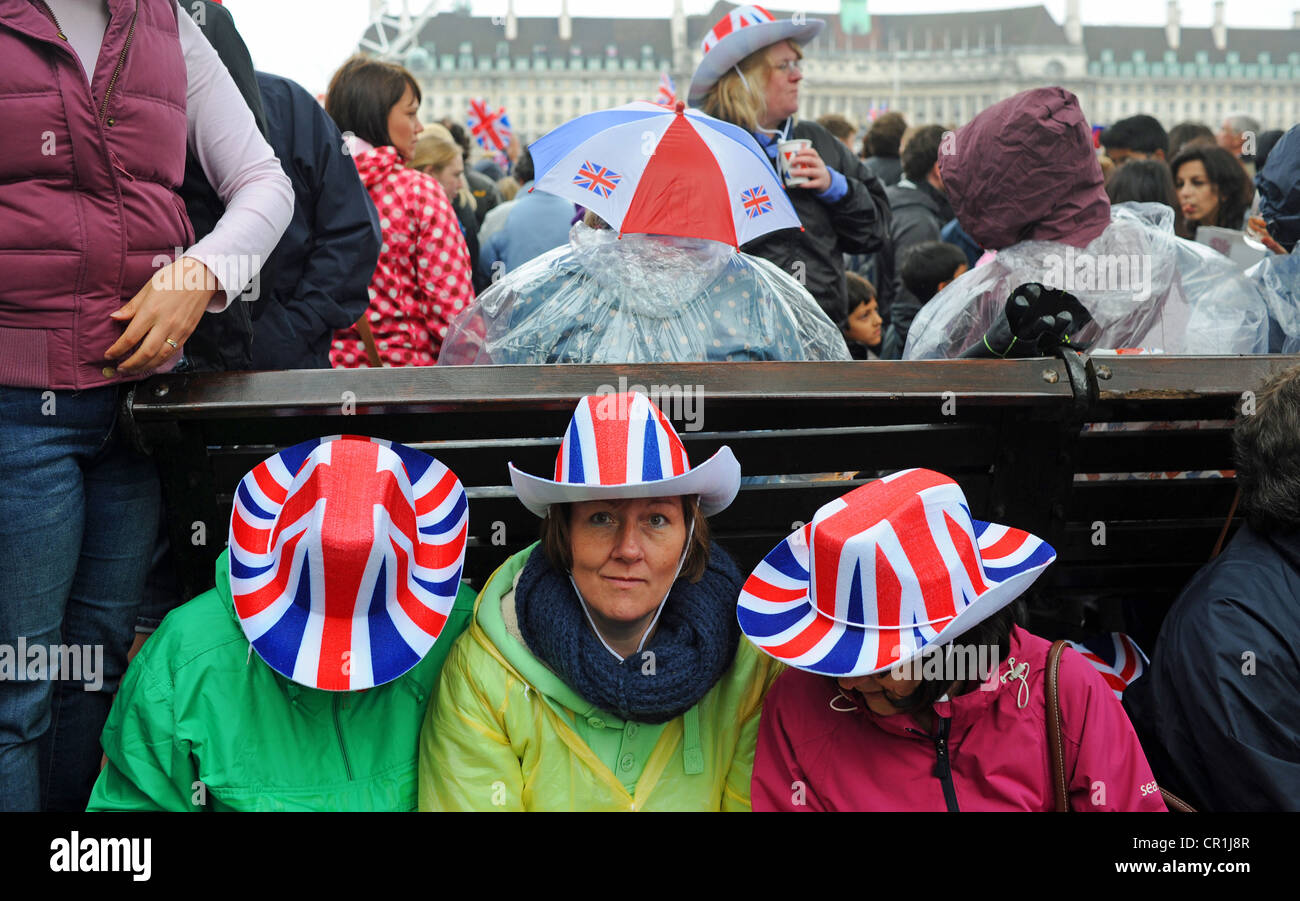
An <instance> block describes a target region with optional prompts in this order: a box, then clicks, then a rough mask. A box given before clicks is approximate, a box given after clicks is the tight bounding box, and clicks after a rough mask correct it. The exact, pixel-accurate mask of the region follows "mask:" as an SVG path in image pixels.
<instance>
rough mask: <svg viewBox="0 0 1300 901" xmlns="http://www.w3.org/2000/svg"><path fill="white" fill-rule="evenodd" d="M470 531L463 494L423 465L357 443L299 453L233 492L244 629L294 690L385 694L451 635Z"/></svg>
mask: <svg viewBox="0 0 1300 901" xmlns="http://www.w3.org/2000/svg"><path fill="white" fill-rule="evenodd" d="M468 529H469V512H468V501H467V499H466V496H465V489H464V488H462V487H461V484H460V480H459V479H457V478H456V475H455V473H453V472H452V471H451V470H449V469H448V468H447V467H446V466H444V465H442V464H441V463H439V462H438V461H437V460H435V459H434V458H433V457H430V456H428V455H427V454H422V453H420V452H419V451H416V450H412V449H411V448H409V447H405V446H404V445H401V444H396V443H393V442H388V441H381V440H379V439H377V438H362V437H356V436H350V435H348V436H335V437H332V438H320V439H316V440H313V441H306V442H303V443H302V444H298V445H295V446H293V447H291V448H289V449H287V450H284V451H281V452H280V453H278V454H276V455H275V456H274V457H271V458H270V459H269V460H266V461H265V462H263V463H261V464H259V465H258V466H257V467H256V468H254V469H253V471H252V472H250V473H248V475H246V476H244V478H243V480H242V481H241V482H240V483H239V488H238V489H237V490H236V492H235V509H234V513H233V514H232V516H231V518H230V552H229V560H230V589H231V594H232V595H233V598H234V604H235V612H236V614H238V616H239V624H240V626H241V628H243V630H244V634H245V636H247V638H248V641H249V643H250V644H252V646H253V649H254V650H256V651H257V653H258V656H260V657H261V658H262V659H263V660H264V661H266V663H267V665H268V666H270V667H271V669H273V670H275V671H276V672H277V673H280V674H281V675H283V676H285V677H287V678H289V679H292V680H293V681H295V682H298V683H301V684H303V685H308V686H310V687H312V688H320V689H325V690H327V691H356V690H359V689H364V688H371V687H373V686H375V685H382V684H383V683H385V682H389V681H391V680H393V679H396V678H397V677H398V676H401V675H402V674H403V673H405V672H407V671H408V670H410V669H411V668H412V667H414V666H415V665H416V664H417V663H419V662H420V660H421V659H423V657H424V655H425V654H427V653H428V652H429V649H430V648H432V647H433V644H434V642H435V641H436V640H437V638H438V636H439V635H440V634H441V633H442V629H443V626H444V625H445V624H446V622H447V617H448V615H449V614H450V612H451V608H452V604H453V603H454V601H455V599H456V591H457V589H458V588H459V584H460V574H461V567H462V565H463V563H464V561H465V545H466V541H467V536H468Z"/></svg>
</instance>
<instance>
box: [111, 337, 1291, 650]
mask: <svg viewBox="0 0 1300 901" xmlns="http://www.w3.org/2000/svg"><path fill="white" fill-rule="evenodd" d="M1296 362H1300V360H1297V359H1296V358H1289V357H1239V358H1237V357H1234V358H1223V357H1210V358H1193V357H1160V356H1155V357H1111V358H1102V357H1097V358H1094V359H1093V360H1085V359H1083V358H1081V357H1079V356H1078V355H1075V354H1073V353H1071V352H1066V353H1065V354H1064V355H1063V357H1062V358H1059V359H1051V358H1049V359H1037V360H1015V361H1000V360H999V361H982V360H942V361H922V362H905V363H699V364H686V363H681V364H666V365H660V366H574V365H566V366H547V367H532V366H493V367H433V368H423V369H416V368H411V369H383V370H350V371H345V370H334V371H301V370H300V371H292V372H268V373H226V374H208V375H201V376H174V375H173V376H160V377H156V378H154V379H151V380H149V381H147V382H145V383H143V384H142V385H140V386H139V387H138V388H137V389H136V391H135V392H134V395H133V397H132V398H131V399H130V400H129V401H128V410H127V411H126V415H127V416H128V419H129V421H130V423H131V425H132V427H133V429H134V431H135V434H136V436H137V440H138V441H139V442H140V443H141V444H142V445H143V446H145V447H147V448H149V449H150V450H152V451H153V452H154V454H155V456H156V457H157V459H158V462H159V466H160V470H161V472H162V475H163V484H164V491H165V496H166V500H167V508H168V516H169V524H170V534H171V536H172V542H173V547H174V550H175V552H176V555H177V559H178V565H179V567H180V575H181V579H182V585H183V590H184V591H185V592H186V593H187V594H188V595H192V594H194V593H197V592H198V591H200V590H202V589H204V588H206V587H209V586H210V585H211V584H212V564H213V561H214V560H215V559H216V557H217V555H218V554H219V553H220V551H221V549H222V547H223V546H224V544H225V541H226V536H227V531H228V528H229V519H230V509H231V504H232V498H233V491H234V488H235V485H236V484H237V482H238V480H239V479H240V478H241V477H242V476H243V474H244V473H246V472H247V471H248V470H249V469H251V468H252V467H253V466H254V465H255V464H256V463H258V462H259V461H261V460H262V459H264V458H265V457H267V456H269V455H270V454H271V453H273V452H274V451H275V450H277V449H279V448H283V447H286V446H288V445H291V444H294V443H296V442H299V441H303V440H306V439H309V438H313V437H319V436H321V435H331V434H340V433H347V434H364V435H370V436H376V437H382V438H388V439H392V440H396V441H402V442H404V443H407V444H410V445H412V446H414V447H417V448H419V449H421V450H424V451H426V452H428V453H431V454H433V455H434V456H435V457H437V458H438V459H440V460H441V461H442V462H444V463H446V464H447V465H448V466H450V467H451V469H452V470H453V471H454V472H455V473H456V474H457V475H458V476H459V477H460V479H461V481H462V482H463V483H464V485H465V486H466V489H467V491H468V493H469V495H470V533H471V537H470V550H469V553H468V559H467V563H466V575H467V577H468V578H469V579H470V580H471V582H473V583H474V584H476V585H481V584H482V581H483V579H485V578H486V577H487V576H488V575H489V574H490V573H491V571H492V569H493V568H494V567H495V566H496V565H498V564H499V563H500V562H501V561H502V560H503V559H504V558H505V556H506V555H507V554H508V553H511V552H513V551H515V550H518V549H519V548H522V547H524V546H526V545H527V544H529V543H531V542H532V541H533V540H535V538H536V536H537V528H538V520H537V519H536V517H534V516H533V515H532V514H530V513H529V512H528V511H527V510H526V509H525V508H524V507H523V506H522V505H521V504H520V503H519V502H518V501H517V500H515V498H514V496H513V493H512V492H511V490H510V488H509V478H508V474H507V469H506V463H507V461H510V462H513V463H515V465H516V466H518V467H520V468H522V469H524V470H525V471H528V472H534V473H539V474H544V473H549V472H550V471H551V470H552V468H553V466H554V461H555V453H556V449H557V448H558V445H559V436H560V434H561V433H562V432H563V430H564V428H565V427H566V425H567V424H568V421H569V418H570V416H571V415H572V411H573V408H574V405H575V403H576V401H577V400H578V398H579V397H581V396H583V395H585V394H590V393H599V392H601V391H621V390H630V389H633V388H635V387H637V386H640V387H641V388H644V389H646V393H648V394H651V396H652V398H655V399H657V400H659V401H660V405H661V407H662V408H663V409H664V412H665V413H667V414H668V415H669V416H670V417H672V418H673V419H674V422H675V424H676V426H677V428H678V431H679V434H680V435H681V436H682V438H683V440H684V442H685V444H686V448H687V451H688V453H689V454H690V457H691V459H692V461H694V462H699V461H702V460H704V459H706V458H707V457H708V456H709V455H711V454H712V453H713V452H715V451H716V450H717V448H719V447H720V446H722V445H724V444H726V445H728V446H730V447H731V448H732V450H733V451H734V452H735V454H736V457H737V458H738V459H739V460H740V463H741V467H742V470H743V472H744V475H745V476H746V477H747V479H749V478H752V477H756V476H763V477H769V478H767V479H762V480H759V481H758V482H748V481H747V482H746V484H745V485H744V486H743V487H742V490H741V493H740V496H739V497H738V498H737V500H736V502H735V503H734V504H733V505H732V506H731V507H730V508H729V509H728V510H726V511H724V512H723V513H721V514H719V515H717V516H716V517H714V518H713V519H712V520H711V526H712V528H713V532H714V537H715V538H716V539H717V540H718V541H719V542H720V543H721V544H722V545H723V546H724V547H726V548H727V549H728V550H729V551H730V552H731V553H732V554H733V556H734V557H735V558H736V560H737V563H738V564H739V565H740V566H741V567H742V570H744V569H745V568H746V567H752V566H753V565H754V564H756V563H757V562H758V560H759V559H761V557H762V556H763V554H765V553H766V552H767V551H768V550H770V549H771V548H772V547H773V546H774V545H775V544H776V543H777V541H779V540H780V539H781V538H783V537H784V536H785V535H786V534H788V533H789V532H790V531H791V530H792V529H793V528H796V527H797V525H798V524H800V523H802V522H803V521H806V520H808V519H809V518H811V516H812V514H813V513H814V512H815V511H816V509H817V508H818V507H819V506H820V505H822V504H824V503H826V502H827V501H829V500H831V499H832V498H834V497H837V496H839V495H840V494H843V493H844V492H845V491H847V490H849V489H850V488H852V487H854V486H855V485H858V484H861V483H862V481H864V480H866V479H869V478H873V477H875V476H877V475H880V474H883V473H887V472H892V471H894V470H897V469H901V468H906V467H912V466H924V467H928V468H932V469H937V470H939V471H941V472H945V473H947V474H949V475H951V476H952V477H953V478H955V479H956V480H957V481H958V482H959V483H961V485H962V487H963V489H964V490H965V491H966V494H967V498H968V500H969V501H970V504H971V509H972V512H973V514H974V515H975V516H977V517H980V518H984V519H990V520H993V521H999V522H1006V523H1008V524H1012V525H1016V526H1018V527H1021V528H1026V529H1030V530H1032V531H1035V532H1036V533H1038V534H1040V535H1042V536H1043V537H1044V538H1047V539H1048V540H1049V541H1051V542H1052V543H1053V544H1054V545H1055V546H1056V547H1057V549H1058V554H1059V557H1058V563H1057V564H1056V565H1055V566H1054V567H1053V568H1052V570H1050V571H1049V576H1048V577H1046V578H1045V579H1044V580H1042V583H1041V585H1040V587H1039V590H1038V591H1037V593H1036V597H1037V600H1036V601H1035V605H1034V613H1035V616H1036V617H1038V618H1039V619H1040V620H1043V621H1051V624H1052V626H1053V627H1052V628H1048V629H1046V630H1045V631H1055V632H1068V631H1072V630H1073V629H1074V628H1075V626H1076V625H1078V624H1077V623H1076V620H1080V619H1081V618H1082V616H1083V615H1084V614H1085V612H1086V611H1088V610H1090V609H1093V608H1094V607H1096V604H1094V603H1092V601H1093V600H1094V599H1096V598H1104V597H1108V596H1119V597H1125V598H1131V599H1134V600H1142V601H1144V602H1146V603H1147V604H1148V605H1149V606H1150V607H1151V608H1152V609H1157V610H1159V611H1160V612H1161V613H1162V612H1163V607H1162V606H1161V605H1167V603H1168V602H1169V601H1170V600H1172V598H1173V597H1174V596H1175V595H1176V593H1177V591H1178V590H1179V589H1180V588H1181V586H1182V584H1183V583H1184V582H1185V581H1186V579H1187V578H1188V577H1190V575H1191V574H1192V573H1193V572H1194V571H1195V569H1196V567H1197V566H1199V565H1200V564H1201V563H1203V562H1204V561H1205V559H1207V558H1208V556H1209V553H1210V550H1211V548H1212V547H1213V544H1214V539H1215V537H1216V536H1217V532H1218V529H1219V528H1220V527H1222V525H1223V523H1224V520H1225V517H1226V516H1227V513H1228V508H1229V506H1230V504H1231V501H1232V496H1233V492H1234V487H1235V486H1234V485H1233V482H1232V479H1231V478H1227V479H1225V478H1198V479H1191V480H1188V479H1161V480H1152V479H1134V478H1129V477H1126V476H1124V475H1122V474H1127V473H1148V472H1151V471H1155V470H1160V471H1171V470H1198V471H1199V470H1229V469H1231V466H1232V462H1231V454H1230V442H1229V430H1228V428H1227V426H1226V425H1224V424H1223V423H1226V422H1227V421H1228V420H1230V419H1231V418H1232V417H1233V416H1234V415H1235V412H1234V406H1235V404H1236V403H1237V402H1238V401H1239V400H1240V399H1241V396H1242V394H1243V392H1245V391H1248V390H1251V389H1253V388H1254V387H1255V386H1257V385H1258V383H1259V382H1260V381H1261V380H1262V378H1263V377H1264V376H1265V375H1266V374H1267V373H1268V372H1271V371H1274V370H1276V369H1279V368H1281V367H1283V366H1286V365H1293V364H1295V363H1296ZM1125 422H1155V423H1159V424H1160V425H1159V427H1158V428H1146V429H1124V430H1119V429H1115V427H1114V426H1112V425H1108V424H1111V423H1125ZM1206 422H1211V423H1213V422H1218V423H1220V425H1219V426H1208V427H1207V426H1206V425H1205V423H1206ZM1094 424H1102V425H1101V426H1097V425H1094ZM853 473H856V476H854V475H851V474H853ZM1095 473H1108V474H1112V475H1111V476H1109V477H1106V478H1102V479H1085V478H1083V476H1084V475H1085V474H1095ZM1113 474H1121V475H1118V476H1116V475H1113ZM1098 524H1100V525H1101V528H1100V529H1099V528H1098ZM1103 606H1104V605H1103ZM1097 609H1101V608H1097ZM1105 609H1106V610H1109V609H1110V608H1105ZM1103 612H1105V611H1103ZM1103 618H1104V617H1103ZM1040 628H1042V627H1040Z"/></svg>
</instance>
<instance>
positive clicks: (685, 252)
mask: <svg viewBox="0 0 1300 901" xmlns="http://www.w3.org/2000/svg"><path fill="white" fill-rule="evenodd" d="M848 359H849V353H848V349H847V347H846V346H845V343H844V337H843V335H842V334H841V333H840V330H839V328H837V327H836V325H835V324H834V323H832V322H831V320H830V319H829V318H828V317H827V316H826V314H825V313H824V312H823V311H822V309H821V307H820V306H818V305H817V302H816V301H815V300H814V299H813V298H812V295H810V294H809V293H808V292H807V291H805V290H804V288H803V286H802V285H800V284H799V282H798V281H796V280H795V279H794V278H793V277H791V276H790V275H788V274H786V273H785V272H783V271H782V270H781V269H779V268H777V267H776V266H774V265H773V264H772V263H770V262H768V261H767V260H763V259H759V258H757V257H752V256H749V255H748V254H743V253H739V252H737V251H736V250H735V249H734V248H732V247H730V246H728V245H726V244H721V243H718V242H716V241H707V240H702V239H697V238H679V237H667V236H660V235H624V236H623V237H622V238H619V237H618V235H617V234H616V233H615V232H612V231H610V230H608V229H598V228H590V227H588V226H587V225H585V224H583V223H581V222H579V223H577V224H576V225H574V227H573V229H572V230H571V231H570V233H569V244H568V245H567V246H564V247H558V248H556V249H555V250H553V251H551V252H549V253H546V254H543V255H542V256H540V257H538V258H537V259H535V260H532V261H530V262H529V263H527V264H525V265H523V266H521V267H519V268H518V269H516V270H514V271H512V272H510V273H509V274H507V275H506V276H504V277H503V278H501V279H500V280H499V281H497V282H496V283H494V284H493V285H492V286H491V287H490V288H488V289H487V290H486V291H484V292H483V293H482V294H481V295H479V297H478V299H477V300H476V301H475V302H474V303H473V304H472V305H471V306H470V307H469V308H467V309H466V310H464V311H462V312H461V313H460V314H459V315H457V316H456V318H455V319H454V320H453V321H452V323H451V325H450V327H449V328H448V329H447V336H446V338H445V339H444V340H443V344H442V352H441V354H440V356H439V357H438V362H439V363H440V364H442V365H447V364H452V365H459V364H489V363H496V364H502V363H649V362H655V361H664V362H668V361H672V362H695V361H719V360H848Z"/></svg>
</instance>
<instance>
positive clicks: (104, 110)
mask: <svg viewBox="0 0 1300 901" xmlns="http://www.w3.org/2000/svg"><path fill="white" fill-rule="evenodd" d="M139 16H140V0H135V12H133V13H131V27H130V28H128V29H127V30H126V41H125V42H124V43H123V44H122V52H121V53H119V54H118V55H117V67H116V68H115V69H113V77H112V78H110V79H109V80H108V87H107V88H105V89H104V101H103V103H101V104H100V105H99V121H100V124H103V122H104V121H105V119H106V118H107V116H108V98H109V97H110V96H112V94H113V87H114V86H115V85H116V84H117V78H118V76H119V75H121V74H122V67H123V66H125V65H126V51H128V50H130V49H131V39H132V38H133V37H135V20H136V19H137V18H139Z"/></svg>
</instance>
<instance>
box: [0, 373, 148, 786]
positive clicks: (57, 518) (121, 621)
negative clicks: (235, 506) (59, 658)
mask: <svg viewBox="0 0 1300 901" xmlns="http://www.w3.org/2000/svg"><path fill="white" fill-rule="evenodd" d="M119 392H120V389H119V388H118V386H107V387H103V388H94V389H90V390H87V391H80V392H75V393H74V392H71V391H42V390H40V389H30V388H8V387H3V386H0V653H3V651H4V649H5V648H6V647H7V648H8V649H9V653H10V655H11V656H10V659H11V660H13V658H14V656H16V654H17V652H18V650H19V649H22V648H24V647H25V649H26V651H27V661H26V663H27V667H26V669H25V671H18V670H14V671H13V672H9V671H6V670H4V669H0V810H36V809H40V808H42V807H44V808H45V809H48V810H74V809H80V810H84V809H85V806H86V801H87V800H88V799H89V797H90V790H91V787H92V786H93V785H94V781H95V777H96V776H97V774H98V773H99V762H100V758H101V751H100V747H99V736H100V733H101V732H102V731H103V728H104V721H105V720H106V719H107V718H108V711H109V708H110V707H111V705H112V701H113V693H114V692H115V691H116V690H117V685H118V681H119V679H120V678H121V676H122V673H123V672H124V671H125V669H126V653H127V651H128V650H129V649H130V646H131V641H132V638H133V636H134V626H135V613H136V607H137V605H138V603H139V600H140V595H141V591H142V590H143V586H144V578H145V574H146V572H147V571H148V566H149V557H150V553H151V551H152V550H153V546H154V541H155V538H156V537H157V534H158V517H159V514H160V507H161V492H160V489H159V483H158V474H157V469H156V468H155V466H154V464H153V461H152V460H150V459H149V458H148V457H145V456H142V455H140V454H138V453H136V452H135V451H134V450H132V449H131V448H130V446H129V445H128V443H127V442H126V441H125V439H124V436H123V435H122V431H121V429H120V428H119V427H118V422H117V415H118V402H119ZM38 645H43V646H47V647H50V646H54V647H59V646H61V647H62V648H63V649H64V651H65V653H64V655H63V660H64V661H65V668H64V669H63V670H62V671H61V672H56V671H53V670H52V667H50V666H46V667H45V668H44V669H43V670H42V669H40V668H39V667H37V666H36V665H34V664H33V663H32V662H31V661H32V659H33V650H32V649H33V648H34V647H35V646H38ZM69 652H70V654H69ZM70 656H75V657H76V658H77V663H70V662H69V661H70ZM51 659H52V657H51ZM16 663H17V666H18V667H23V666H24V661H22V660H17V661H16ZM78 663H79V665H78ZM74 677H75V678H74Z"/></svg>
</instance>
